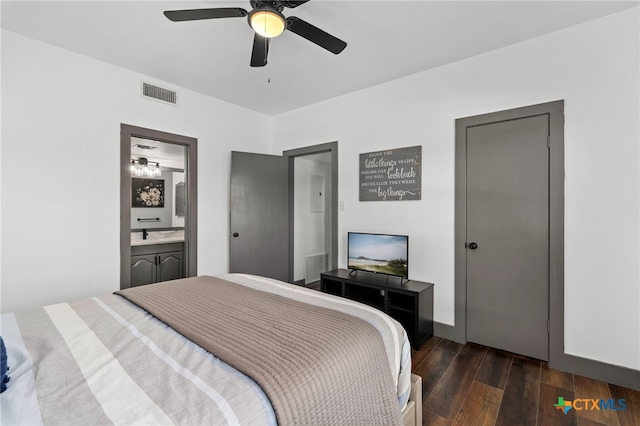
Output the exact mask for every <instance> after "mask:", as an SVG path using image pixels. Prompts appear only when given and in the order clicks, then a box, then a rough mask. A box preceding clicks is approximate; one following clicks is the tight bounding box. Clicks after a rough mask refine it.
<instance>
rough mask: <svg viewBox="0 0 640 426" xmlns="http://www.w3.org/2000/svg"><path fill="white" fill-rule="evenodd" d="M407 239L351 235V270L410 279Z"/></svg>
mask: <svg viewBox="0 0 640 426" xmlns="http://www.w3.org/2000/svg"><path fill="white" fill-rule="evenodd" d="M407 249H408V247H407V237H406V236H397V235H375V234H349V262H348V263H349V265H348V267H349V268H350V269H357V270H362V271H369V272H376V273H380V274H390V275H399V276H401V277H408V276H409V270H408V263H407V255H408V250H407Z"/></svg>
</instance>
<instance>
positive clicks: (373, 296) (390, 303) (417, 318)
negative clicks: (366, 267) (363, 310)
mask: <svg viewBox="0 0 640 426" xmlns="http://www.w3.org/2000/svg"><path fill="white" fill-rule="evenodd" d="M320 280H321V281H320V289H321V290H322V292H324V293H329V294H334V295H336V296H342V297H345V298H347V299H351V300H356V301H358V302H361V303H365V304H367V305H369V306H373V307H374V308H377V309H380V310H381V311H383V312H386V313H387V314H388V315H389V316H391V317H392V318H394V319H396V320H397V321H398V322H399V323H400V324H402V326H403V327H404V329H405V330H406V331H407V334H408V335H409V341H410V342H411V345H412V346H413V347H414V349H418V348H419V347H420V345H422V343H423V342H424V341H425V340H426V339H427V338H428V337H429V336H431V335H432V334H433V284H431V283H426V282H421V281H414V280H408V281H407V280H402V282H401V280H400V278H399V277H390V276H388V275H380V274H373V273H370V272H364V271H359V272H357V273H355V272H354V273H351V274H350V273H349V270H347V269H335V270H333V271H329V272H324V273H322V274H320Z"/></svg>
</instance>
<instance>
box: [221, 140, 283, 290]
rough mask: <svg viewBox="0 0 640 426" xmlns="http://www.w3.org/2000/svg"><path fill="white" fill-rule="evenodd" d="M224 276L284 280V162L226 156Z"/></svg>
mask: <svg viewBox="0 0 640 426" xmlns="http://www.w3.org/2000/svg"><path fill="white" fill-rule="evenodd" d="M230 209H231V211H230V213H229V222H230V232H229V272H242V273H248V274H255V275H261V276H263V277H269V278H275V279H278V280H282V281H286V282H289V281H290V277H289V270H290V268H289V262H290V236H289V158H288V157H282V156H275V155H264V154H254V153H247V152H235V151H234V152H232V153H231V201H230Z"/></svg>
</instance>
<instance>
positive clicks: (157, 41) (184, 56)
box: [1, 0, 639, 115]
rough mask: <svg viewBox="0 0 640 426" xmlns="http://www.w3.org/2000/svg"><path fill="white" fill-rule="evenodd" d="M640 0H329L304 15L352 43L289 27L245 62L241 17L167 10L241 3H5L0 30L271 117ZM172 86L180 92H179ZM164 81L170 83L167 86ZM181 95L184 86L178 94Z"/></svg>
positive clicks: (247, 33)
mask: <svg viewBox="0 0 640 426" xmlns="http://www.w3.org/2000/svg"><path fill="white" fill-rule="evenodd" d="M638 4H639V2H638V1H592V2H583V1H575V0H574V1H493V2H485V1H415V0H414V1H328V0H312V1H310V2H309V3H306V4H304V5H301V6H299V7H298V8H295V9H285V10H284V11H283V13H284V14H285V16H297V17H299V18H301V19H303V20H306V21H307V22H309V23H311V24H313V25H315V26H317V27H319V28H321V29H323V30H325V31H327V32H329V33H331V34H333V35H334V36H336V37H338V38H340V39H342V40H344V41H346V42H347V43H348V46H347V48H346V49H345V50H344V51H343V52H342V53H341V54H339V55H334V54H332V53H330V52H328V51H326V50H324V49H322V48H320V47H318V46H316V45H315V44H312V43H310V42H309V41H307V40H305V39H303V38H301V37H299V36H297V35H296V34H294V33H291V32H288V31H285V33H284V34H283V35H281V36H280V37H278V38H276V39H273V40H272V42H271V47H270V50H269V63H268V65H267V66H266V67H263V68H251V67H249V58H250V53H251V47H252V42H253V32H252V30H251V29H250V27H249V26H248V24H247V21H246V19H245V18H227V19H215V20H205V21H190V22H171V21H169V20H168V19H166V18H165V17H164V15H163V14H162V12H163V11H164V10H175V9H198V8H211V7H243V8H245V9H247V10H250V9H251V7H250V5H249V1H248V0H243V1H213V0H208V1H114V0H111V1H102V2H97V1H68V2H62V1H42V2H35V1H28V0H22V1H14V2H12V1H2V3H1V7H2V10H1V14H2V27H3V28H5V29H8V30H10V31H14V32H17V33H20V34H23V35H25V36H28V37H32V38H35V39H38V40H41V41H45V42H47V43H50V44H53V45H56V46H60V47H63V48H65V49H68V50H71V51H75V52H78V53H81V54H83V55H86V56H90V57H93V58H96V59H98V60H101V61H104V62H108V63H111V64H114V65H117V66H121V67H124V68H127V69H130V70H133V71H136V72H139V73H142V74H144V75H147V76H150V77H152V78H154V79H157V80H158V81H152V82H153V83H156V84H158V83H167V84H168V85H169V86H168V87H169V88H172V89H176V88H177V87H185V88H188V89H191V90H194V91H197V92H200V93H203V94H206V95H210V96H213V97H215V98H218V99H221V100H224V101H227V102H230V103H233V104H236V105H240V106H243V107H246V108H249V109H251V110H254V111H259V112H262V113H265V114H269V115H276V114H280V113H282V112H286V111H289V110H293V109H297V108H301V107H304V106H306V105H310V104H313V103H316V102H320V101H323V100H326V99H330V98H334V97H337V96H341V95H343V94H346V93H351V92H354V91H357V90H361V89H364V88H366V87H370V86H373V85H377V84H381V83H384V82H387V81H390V80H394V79H397V78H400V77H403V76H407V75H410V74H414V73H417V72H420V71H423V70H427V69H429V68H433V67H437V66H440V65H443V64H447V63H450V62H453V61H458V60H461V59H464V58H467V57H471V56H475V55H479V54H482V53H484V52H488V51H491V50H494V49H498V48H501V47H504V46H508V45H511V44H514V43H518V42H521V41H524V40H527V39H530V38H533V37H537V36H540V35H543V34H546V33H549V32H552V31H556V30H559V29H562V28H565V27H569V26H572V25H576V24H579V23H582V22H586V21H589V20H592V19H596V18H598V17H601V16H604V15H607V14H611V13H615V12H618V11H621V10H623V9H627V8H630V7H633V6H637V5H638ZM171 85H174V86H175V87H172V86H171ZM165 86H166V84H165ZM178 96H179V89H178Z"/></svg>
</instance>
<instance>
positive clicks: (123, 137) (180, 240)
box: [120, 124, 197, 288]
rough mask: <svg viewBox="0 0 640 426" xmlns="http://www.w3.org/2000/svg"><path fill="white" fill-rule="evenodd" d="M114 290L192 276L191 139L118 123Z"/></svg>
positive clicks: (194, 271)
mask: <svg viewBox="0 0 640 426" xmlns="http://www.w3.org/2000/svg"><path fill="white" fill-rule="evenodd" d="M120 169H121V173H120V288H129V287H132V286H136V285H143V284H151V283H153V282H159V281H166V280H170V279H176V278H182V277H189V276H195V275H196V274H197V180H196V179H197V140H196V139H194V138H190V137H187V136H182V135H176V134H172V133H166V132H160V131H157V130H152V129H145V128H141V127H135V126H130V125H126V124H122V125H121V133H120Z"/></svg>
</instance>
